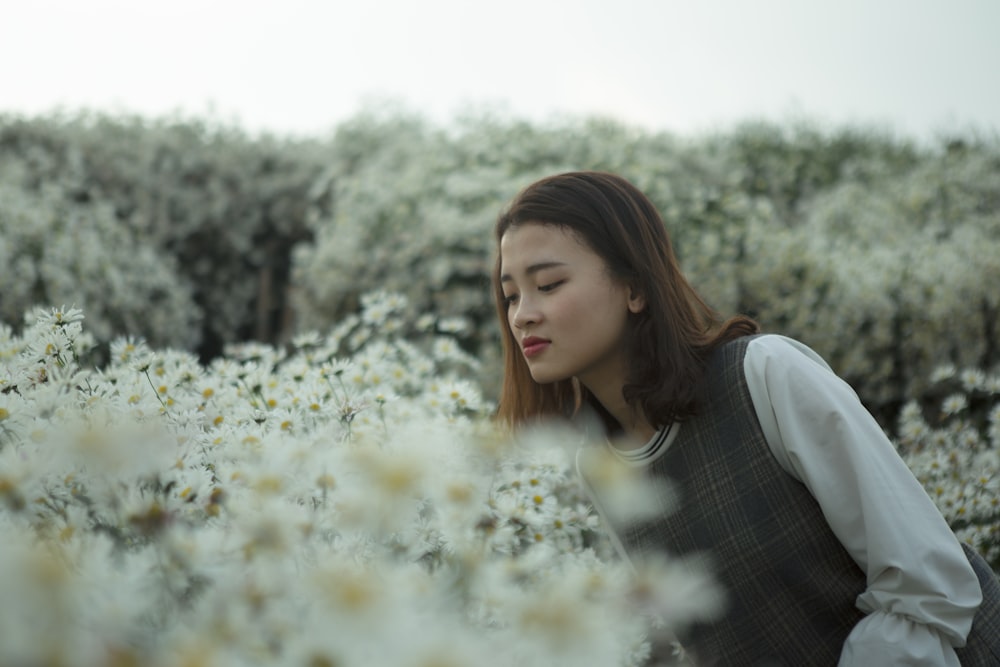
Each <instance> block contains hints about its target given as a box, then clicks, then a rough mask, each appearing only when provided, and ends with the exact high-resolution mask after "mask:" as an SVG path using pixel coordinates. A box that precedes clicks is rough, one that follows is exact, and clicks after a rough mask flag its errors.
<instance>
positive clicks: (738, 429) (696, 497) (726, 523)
mask: <svg viewBox="0 0 1000 667" xmlns="http://www.w3.org/2000/svg"><path fill="white" fill-rule="evenodd" d="M750 340H752V337H747V338H743V339H740V340H737V341H734V342H732V343H729V344H727V345H725V346H723V347H722V348H721V349H720V350H718V351H717V352H716V354H715V355H714V356H713V358H712V360H711V362H710V364H709V366H708V368H707V378H708V385H707V393H706V397H707V398H706V403H705V409H703V410H702V412H701V414H700V415H699V416H697V417H695V418H693V419H691V420H689V421H686V422H685V423H684V424H683V427H682V428H681V429H680V432H679V433H678V437H677V440H675V441H674V443H673V444H672V446H671V447H670V448H669V449H668V450H667V451H666V452H665V453H664V455H663V456H661V457H660V458H659V459H657V460H656V461H654V462H653V463H651V464H650V466H649V474H651V475H653V476H656V477H661V478H663V479H665V480H669V481H670V482H671V483H672V484H673V485H674V486H675V488H677V491H678V492H679V493H678V497H679V506H677V505H674V506H668V505H667V504H665V505H664V506H663V507H662V508H660V509H661V510H662V511H661V512H658V513H657V514H656V516H657V518H655V519H654V520H652V521H646V522H641V523H635V524H631V525H628V526H613V528H615V532H616V533H617V534H618V535H619V537H620V538H621V540H622V543H623V545H624V546H625V548H626V550H627V551H628V552H629V554H630V556H631V557H633V558H636V557H641V555H642V554H643V553H645V552H651V551H661V552H662V551H668V552H670V553H671V554H673V555H689V556H690V555H696V556H697V555H699V554H705V555H706V557H707V558H708V559H709V560H708V563H709V564H710V565H714V567H713V570H714V572H715V573H716V576H717V578H718V579H719V580H720V581H721V583H722V584H723V585H724V586H725V588H726V589H727V592H728V608H727V612H726V614H725V616H724V617H723V618H722V619H720V620H718V621H716V622H714V623H711V624H701V625H696V626H695V627H693V628H691V629H690V630H689V631H688V632H687V633H686V634H682V635H681V640H682V643H683V644H684V645H685V647H686V648H687V649H688V650H689V652H690V653H692V654H693V656H694V658H695V663H696V664H698V665H700V666H705V665H737V666H740V667H742V666H750V665H758V666H759V665H767V666H775V667H780V666H782V665H788V666H794V667H802V666H809V665H831V666H832V665H836V664H837V661H838V658H839V656H840V652H841V649H842V647H843V644H844V641H845V639H846V638H847V635H848V634H849V633H850V632H851V630H852V629H853V628H854V626H855V625H856V624H857V623H858V622H859V621H860V620H861V619H862V618H863V614H862V612H861V611H860V610H859V609H858V608H857V607H856V606H855V601H856V599H857V597H858V595H859V594H861V593H862V592H864V591H865V588H866V577H865V573H864V572H862V571H861V569H860V568H859V567H858V566H857V564H856V563H855V562H854V560H853V559H852V558H851V557H850V555H849V554H848V553H847V551H846V550H845V549H844V547H843V546H842V545H841V543H840V541H839V540H838V539H837V538H836V536H835V535H834V534H833V532H832V531H831V530H830V528H829V526H828V524H827V522H826V520H825V518H824V517H823V513H822V510H821V509H820V507H819V505H818V504H817V503H816V501H815V499H814V498H813V497H812V495H811V494H810V493H809V491H808V490H807V489H806V487H805V486H804V485H802V484H801V483H800V482H798V481H797V480H795V479H794V478H792V477H791V476H789V475H788V474H787V473H786V472H785V471H784V469H782V468H781V466H780V465H779V464H778V463H777V461H776V460H775V458H774V456H773V455H772V454H771V451H770V449H769V447H768V444H767V441H766V439H765V436H764V433H763V431H762V430H761V428H760V424H759V422H758V421H757V416H756V412H755V410H754V407H753V402H752V399H751V397H750V393H749V390H748V389H747V384H746V378H745V377H744V375H743V357H744V354H745V351H746V347H747V345H748V344H749V342H750ZM967 553H968V555H969V558H970V560H971V561H972V562H973V565H974V567H975V568H976V570H977V573H978V574H979V577H980V581H981V583H982V585H983V588H984V593H986V594H987V597H990V599H991V600H992V602H986V603H984V605H983V607H982V609H981V611H980V614H979V615H978V616H977V617H976V620H975V623H974V625H973V631H972V633H971V634H970V637H969V640H968V644H967V647H966V648H965V649H962V650H961V652H960V653H959V655H960V657H961V659H962V664H963V665H977V666H978V665H993V666H995V667H1000V659H998V657H997V656H998V649H997V644H998V643H1000V612H998V611H997V609H998V605H1000V585H998V584H997V581H996V578H995V576H994V574H993V572H992V571H991V570H990V568H989V566H988V565H987V564H986V563H985V561H983V560H982V558H981V557H979V556H978V555H976V554H975V553H974V552H973V551H971V550H969V549H967ZM977 559H978V560H977ZM991 591H996V592H991Z"/></svg>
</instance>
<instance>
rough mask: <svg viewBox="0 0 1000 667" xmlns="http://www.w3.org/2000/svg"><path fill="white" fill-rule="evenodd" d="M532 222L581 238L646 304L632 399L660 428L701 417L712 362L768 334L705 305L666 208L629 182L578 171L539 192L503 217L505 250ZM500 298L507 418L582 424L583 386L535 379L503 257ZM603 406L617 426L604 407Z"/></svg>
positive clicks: (632, 333) (634, 353) (634, 322)
mask: <svg viewBox="0 0 1000 667" xmlns="http://www.w3.org/2000/svg"><path fill="white" fill-rule="evenodd" d="M524 224H544V225H555V226H558V227H563V228H566V229H569V230H571V231H572V232H574V233H575V234H576V235H577V236H578V237H579V238H580V239H582V240H583V241H584V242H586V244H587V245H588V246H589V247H590V249H591V250H593V251H594V252H596V253H597V254H598V255H599V256H600V257H601V258H602V259H603V260H604V261H605V263H606V264H607V266H608V269H609V270H610V272H611V274H612V275H613V276H614V277H616V278H617V279H619V280H622V281H623V282H624V283H625V284H627V285H629V286H630V287H631V288H632V290H633V291H634V292H635V293H637V294H639V295H641V296H642V297H644V298H645V303H646V307H645V308H644V309H643V310H642V312H640V313H637V314H632V315H630V321H629V327H628V333H627V334H626V335H627V337H628V338H627V340H626V345H627V349H629V350H630V354H629V368H628V371H627V377H626V380H625V386H624V388H623V391H622V393H623V394H624V397H625V400H626V402H628V404H629V405H631V406H632V407H633V408H638V409H639V410H640V411H641V414H643V416H644V417H645V418H646V419H647V420H648V421H649V422H650V424H651V425H652V426H653V427H655V428H660V427H663V426H665V425H667V424H669V423H670V422H672V421H674V420H680V419H684V418H686V417H690V416H691V415H693V414H695V413H696V412H697V410H698V403H699V389H700V387H701V384H702V382H701V380H702V376H703V374H704V367H705V363H706V361H707V358H708V355H709V354H710V353H711V352H712V351H713V350H714V349H715V348H716V347H718V346H719V345H721V344H722V343H725V342H727V341H729V340H733V339H735V338H739V337H740V336H745V335H749V334H753V333H756V332H757V331H758V330H759V327H758V325H757V323H756V322H754V321H753V320H752V319H750V318H748V317H744V316H736V317H733V318H731V319H729V320H728V321H725V322H723V321H722V319H721V317H720V316H719V315H718V313H716V312H715V311H714V310H713V309H712V308H711V307H709V306H708V304H707V303H705V301H704V300H703V299H702V298H701V297H700V296H699V295H698V293H697V292H696V291H695V289H694V288H693V287H692V286H691V284H690V283H689V282H688V281H687V279H686V278H685V277H684V276H683V274H682V273H681V271H680V267H679V266H678V263H677V259H676V257H675V255H674V251H673V246H672V244H671V242H670V238H669V236H668V235H667V231H666V228H665V226H664V224H663V219H662V218H661V217H660V214H659V212H658V211H657V210H656V207H655V206H654V205H653V203H652V202H651V201H650V200H649V199H648V198H647V197H646V196H645V195H644V194H643V193H642V192H640V191H639V189H638V188H636V187H635V186H634V185H632V184H631V183H629V182H628V181H626V180H625V179H623V178H621V177H620V176H615V175H614V174H606V173H601V172H572V173H567V174H559V175H556V176H550V177H548V178H544V179H542V180H540V181H537V182H536V183H533V184H532V185H529V186H528V187H527V188H525V189H524V190H522V191H521V192H520V193H519V194H518V195H517V196H516V197H515V198H514V200H513V201H512V202H511V203H510V205H509V206H508V207H507V209H506V210H504V211H503V212H502V213H501V214H500V216H499V217H498V219H497V222H496V228H495V234H496V242H497V246H498V247H499V243H500V239H501V238H502V237H503V235H504V233H505V232H506V231H507V230H508V229H510V228H511V227H516V226H518V225H524ZM493 292H494V298H495V299H496V310H497V316H498V317H499V319H500V327H501V330H502V338H503V352H504V377H503V387H502V389H501V393H500V401H499V405H498V408H497V417H498V418H499V419H500V420H501V421H503V422H505V423H507V424H508V425H511V426H516V425H518V424H522V423H524V422H527V421H530V420H532V419H533V418H544V417H548V416H553V415H561V416H566V417H569V416H572V415H573V414H574V413H575V412H576V411H577V410H578V409H579V407H580V405H581V403H583V402H590V397H589V396H588V393H587V391H586V389H585V388H584V387H582V386H580V385H579V383H577V382H576V381H575V380H574V379H567V380H561V381H558V382H553V383H549V384H544V385H542V384H539V383H537V382H535V381H534V380H533V379H532V377H531V374H530V372H529V370H528V366H527V363H526V362H525V360H524V357H523V356H522V354H521V350H520V347H519V345H518V343H517V339H516V338H515V337H514V333H513V332H512V331H511V329H510V326H509V324H508V322H507V303H506V301H505V299H504V297H503V292H502V290H501V288H500V254H499V251H498V252H497V257H496V265H495V267H494V271H493ZM595 403H596V401H595ZM594 407H595V408H596V409H597V410H598V412H599V413H600V414H601V415H602V416H603V417H604V419H605V422H606V424H608V425H609V426H614V424H612V423H609V421H608V420H609V419H610V416H609V415H608V414H607V413H606V412H605V411H604V410H603V408H602V407H601V406H599V405H595V406H594Z"/></svg>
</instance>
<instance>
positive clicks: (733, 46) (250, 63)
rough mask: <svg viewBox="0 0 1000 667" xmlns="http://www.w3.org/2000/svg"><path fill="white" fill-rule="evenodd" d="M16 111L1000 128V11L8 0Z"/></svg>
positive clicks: (875, 0)
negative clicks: (408, 114)
mask: <svg viewBox="0 0 1000 667" xmlns="http://www.w3.org/2000/svg"><path fill="white" fill-rule="evenodd" d="M0 7H2V11H0V74H2V78H0V111H15V112H20V113H27V114H36V113H41V112H45V111H47V110H50V109H53V108H54V107H56V106H63V107H66V108H69V109H78V108H92V109H102V110H110V111H129V112H137V113H140V114H143V115H164V114H167V113H170V112H172V111H180V112H182V113H183V114H185V115H207V114H209V113H211V114H212V115H213V116H214V117H216V118H219V119H222V120H225V121H235V122H238V123H239V124H240V125H242V126H243V127H245V128H247V129H249V130H251V131H257V130H270V131H274V132H278V133H295V134H314V133H321V132H325V131H327V130H330V129H332V128H333V127H335V125H336V124H337V123H338V122H340V121H342V120H343V119H345V118H347V117H350V116H351V115H353V114H355V113H357V112H358V110H359V109H360V108H361V107H362V105H363V104H365V102H366V100H367V101H369V102H371V100H386V99H391V100H395V101H397V102H400V103H402V104H403V105H404V106H405V107H406V108H408V109H410V110H412V111H418V112H422V113H425V114H426V115H428V116H429V117H431V118H432V119H434V120H436V121H440V122H447V121H448V120H449V119H450V118H453V117H454V115H455V114H456V113H458V112H461V111H463V110H466V109H470V108H471V109H484V108H491V109H501V110H504V111H505V112H506V113H508V114H510V115H514V116H518V117H526V118H529V119H532V120H542V119H547V118H550V117H552V116H553V115H554V114H573V115H581V114H595V113H597V114H603V115H608V116H612V117H615V118H618V119H621V120H623V121H625V122H628V123H632V124H636V125H640V126H642V127H646V128H650V129H666V130H670V131H674V132H678V133H692V132H700V131H703V130H709V129H713V128H718V127H723V128H724V127H726V126H728V125H730V124H732V123H733V122H736V121H738V120H742V119H747V118H759V117H766V118H770V119H775V120H779V121H782V120H788V119H791V118H802V117H805V118H810V119H814V120H817V121H820V122H824V123H833V124H841V123H848V122H851V123H864V124H875V125H879V126H881V127H889V128H891V129H893V130H894V131H897V132H898V133H900V134H904V135H909V136H915V137H930V136H934V135H936V134H938V133H940V132H942V131H966V130H968V129H969V128H974V129H977V130H979V131H983V132H986V133H990V134H992V135H993V136H995V135H996V134H997V133H1000V0H947V1H945V0H835V1H833V0H818V1H810V0H697V1H696V0H684V1H674V0H571V1H564V0H552V1H546V0H492V1H490V2H476V1H474V0H420V1H417V0H412V1H410V0H351V1H349V2H340V1H337V0H331V1H328V2H318V1H309V0H277V1H270V2H265V1H262V0H242V1H240V2H232V1H230V0H214V1H213V0H172V1H171V2H161V1H155V0H128V1H121V0H120V1H112V0H34V1H32V2H27V1H23V0H0Z"/></svg>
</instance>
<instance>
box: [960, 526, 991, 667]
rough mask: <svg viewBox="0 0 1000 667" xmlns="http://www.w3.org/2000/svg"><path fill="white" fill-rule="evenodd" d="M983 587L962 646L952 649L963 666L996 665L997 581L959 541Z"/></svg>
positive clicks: (980, 561)
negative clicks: (979, 602)
mask: <svg viewBox="0 0 1000 667" xmlns="http://www.w3.org/2000/svg"><path fill="white" fill-rule="evenodd" d="M962 548H963V549H965V555H966V556H968V557H969V562H970V563H972V569H974V570H975V571H976V576H977V577H979V585H980V586H981V587H982V589H983V603H982V604H981V605H979V611H977V612H976V616H975V618H973V619H972V631H971V632H970V633H969V636H968V638H967V639H966V642H965V648H960V649H957V650H956V651H955V653H956V654H958V660H959V662H961V663H962V665H963V667H1000V582H998V581H997V575H996V573H995V572H993V570H991V569H990V566H989V564H988V563H987V562H986V561H985V560H984V559H983V557H982V556H980V555H979V554H978V553H976V552H975V551H973V549H972V547H970V546H969V545H968V544H962Z"/></svg>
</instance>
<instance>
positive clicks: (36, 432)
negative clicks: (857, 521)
mask: <svg viewBox="0 0 1000 667" xmlns="http://www.w3.org/2000/svg"><path fill="white" fill-rule="evenodd" d="M363 306H364V307H363V310H362V311H361V313H360V314H358V315H353V316H350V317H349V318H347V319H346V320H345V321H343V322H342V323H341V324H340V325H339V326H337V327H336V328H335V329H334V330H333V331H331V332H330V333H329V334H327V335H322V336H321V335H318V334H308V335H302V336H300V337H298V338H297V339H296V340H295V341H293V342H292V344H291V345H290V346H288V347H287V348H280V349H279V348H274V347H269V346H264V345H257V344H248V345H242V346H236V347H231V348H230V349H229V350H228V351H227V354H226V356H224V357H222V358H219V359H217V360H216V361H214V362H213V363H212V364H211V365H210V366H208V367H205V366H202V365H200V364H199V363H198V362H197V360H196V359H195V358H194V357H193V356H192V355H191V354H189V353H187V352H182V351H176V350H170V349H154V348H150V347H148V346H147V345H146V344H145V343H144V342H143V341H141V340H138V339H135V338H119V339H116V340H115V341H114V343H113V344H112V347H111V349H112V358H111V360H110V362H109V363H108V364H106V365H104V366H102V367H100V368H95V367H92V366H90V365H88V363H86V361H85V360H86V358H87V355H88V352H89V351H90V349H91V347H92V344H93V343H92V340H93V339H92V337H89V336H88V335H87V334H86V332H85V331H84V329H83V325H82V319H83V314H82V313H81V312H80V311H79V310H76V309H66V308H62V309H55V310H51V311H42V310H38V311H35V312H34V313H33V314H32V315H31V317H30V318H29V320H28V321H27V322H26V323H25V326H24V329H23V333H22V334H20V335H14V334H13V331H12V330H11V329H10V328H9V327H7V326H3V327H0V532H2V534H3V536H4V537H3V540H2V545H0V664H4V665H75V666H87V665H139V664H141V665H156V666H159V665H164V666H168V665H178V666H180V665H192V664H211V665H254V664H259V665H264V664H295V665H310V666H322V665H340V666H343V665H365V666H371V665H375V666H377V665H385V666H393V667H396V666H406V665H413V666H414V667H431V666H435V665H438V666H440V665H470V664H480V665H481V664H490V665H539V666H540V667H542V666H546V667H548V666H551V665H601V666H606V665H638V664H642V663H643V661H644V660H645V657H646V655H647V652H648V650H649V646H648V643H647V641H646V640H647V637H648V636H649V634H648V633H649V632H650V631H651V627H652V626H651V625H650V621H648V620H647V619H649V618H650V616H649V615H648V612H655V613H656V618H657V619H658V623H659V622H663V621H665V622H668V623H681V622H685V621H688V620H691V619H695V618H699V617H703V616H705V615H707V614H711V613H713V612H714V610H715V609H716V608H717V606H718V600H719V593H718V591H717V590H716V589H715V588H714V586H713V584H712V583H711V580H710V579H709V578H707V577H706V576H705V575H703V574H701V575H699V574H698V572H697V571H694V572H693V573H692V571H691V570H690V568H689V567H686V566H685V567H684V568H683V569H682V568H681V567H680V566H679V565H678V564H675V563H669V562H651V563H648V564H642V565H640V569H639V572H638V577H633V576H630V575H629V573H628V572H627V571H626V570H625V569H624V567H623V566H622V565H621V564H620V563H618V562H616V561H615V560H614V559H613V558H611V554H610V551H609V548H608V543H607V541H606V540H605V538H604V537H603V535H602V533H601V531H600V526H599V523H598V520H597V518H596V517H595V516H594V514H593V512H592V511H591V509H590V508H589V507H588V506H587V504H586V503H585V501H584V498H583V497H582V496H581V494H580V489H579V487H578V484H577V481H576V479H575V477H574V475H573V473H572V472H571V471H570V464H569V457H571V456H572V453H573V450H574V449H575V448H576V447H577V446H578V444H579V442H577V438H576V437H575V436H571V435H568V434H557V433H555V432H553V433H550V434H548V435H547V436H546V435H544V434H541V433H539V434H535V435H530V434H529V435H526V436H525V439H524V440H523V441H520V442H510V441H508V440H507V439H506V438H504V437H502V436H501V435H500V434H499V433H498V432H497V431H496V430H494V429H493V427H492V426H491V423H490V421H489V420H488V419H487V418H486V413H487V412H488V411H489V409H490V406H489V404H488V402H485V401H484V400H483V398H482V397H481V395H480V393H479V390H478V388H477V386H476V385H475V383H473V382H471V381H470V380H469V379H468V378H469V377H471V376H472V374H474V372H475V367H476V362H475V361H474V360H472V359H471V358H470V357H468V356H467V355H466V354H465V353H463V352H462V351H461V350H460V349H459V348H458V346H457V345H456V344H455V341H454V339H453V338H451V337H446V336H440V335H438V334H436V333H434V332H435V330H436V329H437V328H438V327H435V326H434V324H435V323H434V322H432V321H430V318H427V317H423V318H417V320H419V321H415V320H413V319H412V318H406V317H404V316H403V315H404V313H405V308H406V303H405V300H404V299H403V298H402V297H400V296H398V295H392V294H385V293H379V294H373V295H369V296H366V297H365V299H364V304H363ZM619 481H620V482H621V484H622V486H621V489H622V491H623V493H624V496H623V499H622V502H623V503H624V504H626V505H633V504H637V503H640V502H641V498H640V497H637V496H636V495H635V493H634V492H633V490H634V489H636V488H641V487H635V486H634V484H633V483H632V482H633V480H629V479H628V478H627V477H625V476H622V477H621V479H620V480H619ZM609 483H611V482H609Z"/></svg>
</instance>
